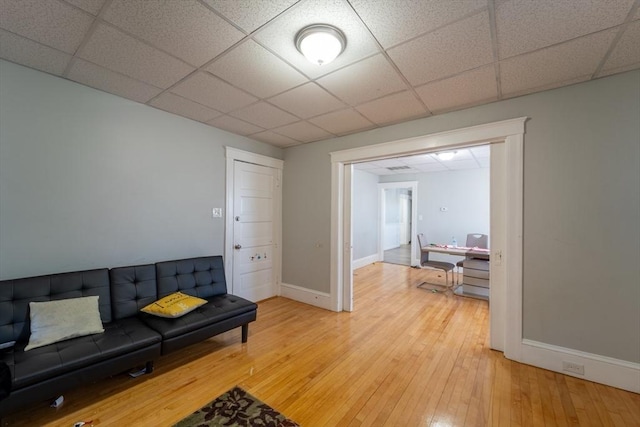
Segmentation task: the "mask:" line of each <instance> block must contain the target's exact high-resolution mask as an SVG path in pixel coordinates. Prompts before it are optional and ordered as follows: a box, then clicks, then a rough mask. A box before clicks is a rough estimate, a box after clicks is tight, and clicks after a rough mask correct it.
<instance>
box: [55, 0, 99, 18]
mask: <svg viewBox="0 0 640 427" xmlns="http://www.w3.org/2000/svg"><path fill="white" fill-rule="evenodd" d="M64 1H66V2H67V3H71V4H72V5H74V6H77V7H79V8H80V9H82V10H84V11H85V12H89V13H90V14H92V15H94V16H97V15H98V13H99V12H100V9H102V5H103V4H104V0H64Z"/></svg>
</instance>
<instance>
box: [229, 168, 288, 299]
mask: <svg viewBox="0 0 640 427" xmlns="http://www.w3.org/2000/svg"><path fill="white" fill-rule="evenodd" d="M277 177H278V171H277V170H276V169H274V168H270V167H266V166H258V165H254V164H250V163H245V162H241V161H235V162H234V181H233V183H234V184H233V186H234V189H233V194H234V200H233V247H234V250H233V293H234V294H236V295H238V296H241V297H243V298H246V299H248V300H251V301H260V300H263V299H266V298H270V297H272V296H275V295H276V290H275V283H274V273H273V259H274V191H275V189H276V180H277Z"/></svg>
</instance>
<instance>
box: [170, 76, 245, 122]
mask: <svg viewBox="0 0 640 427" xmlns="http://www.w3.org/2000/svg"><path fill="white" fill-rule="evenodd" d="M171 92H173V93H175V94H176V95H180V96H183V97H185V98H188V99H191V100H192V101H195V102H198V103H200V104H203V105H206V106H209V107H211V108H213V109H215V110H218V111H222V112H223V113H228V112H229V111H231V110H235V109H236V108H242V107H244V106H246V105H249V104H251V103H253V102H255V101H257V99H256V98H254V97H253V96H251V95H249V94H247V93H245V92H243V91H241V90H239V89H236V88H235V87H233V86H231V85H230V84H228V83H225V82H223V81H222V80H220V79H219V78H217V77H214V76H212V75H210V74H208V73H205V72H203V71H200V72H197V73H195V74H193V75H191V76H189V77H188V78H186V79H185V80H184V81H182V82H180V83H179V84H177V85H176V87H174V88H173V89H171Z"/></svg>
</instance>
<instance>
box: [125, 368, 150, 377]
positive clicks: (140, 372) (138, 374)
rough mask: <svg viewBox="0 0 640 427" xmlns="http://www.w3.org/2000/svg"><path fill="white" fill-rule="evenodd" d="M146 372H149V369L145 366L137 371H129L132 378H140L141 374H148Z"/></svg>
mask: <svg viewBox="0 0 640 427" xmlns="http://www.w3.org/2000/svg"><path fill="white" fill-rule="evenodd" d="M146 373H147V370H146V369H145V368H142V369H140V370H137V371H131V372H129V376H130V377H131V378H138V377H139V376H140V375H144V374H146Z"/></svg>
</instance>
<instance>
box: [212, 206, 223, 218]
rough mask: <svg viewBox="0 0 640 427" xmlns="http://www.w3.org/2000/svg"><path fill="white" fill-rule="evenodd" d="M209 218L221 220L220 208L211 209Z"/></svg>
mask: <svg viewBox="0 0 640 427" xmlns="http://www.w3.org/2000/svg"><path fill="white" fill-rule="evenodd" d="M211 216H212V217H214V218H222V208H213V209H211Z"/></svg>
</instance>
